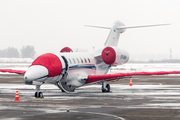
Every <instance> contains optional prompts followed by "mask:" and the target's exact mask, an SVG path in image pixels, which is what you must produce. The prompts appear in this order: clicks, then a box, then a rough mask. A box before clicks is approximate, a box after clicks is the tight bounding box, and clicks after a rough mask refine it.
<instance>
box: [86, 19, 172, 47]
mask: <svg viewBox="0 0 180 120" xmlns="http://www.w3.org/2000/svg"><path fill="white" fill-rule="evenodd" d="M164 25H170V24H156V25H139V26H125V25H124V24H123V23H122V22H121V21H119V20H117V21H115V22H114V23H113V25H112V27H101V26H91V25H85V26H87V27H95V28H102V29H110V30H111V31H110V33H109V35H108V38H107V40H106V42H105V44H104V46H117V45H118V42H119V36H120V33H123V32H125V31H126V29H130V28H144V27H155V26H164Z"/></svg>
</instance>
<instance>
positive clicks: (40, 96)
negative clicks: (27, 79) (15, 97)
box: [34, 85, 44, 98]
mask: <svg viewBox="0 0 180 120" xmlns="http://www.w3.org/2000/svg"><path fill="white" fill-rule="evenodd" d="M40 87H41V86H40V85H36V90H37V92H35V95H34V96H35V98H44V96H43V93H42V92H39V90H40Z"/></svg>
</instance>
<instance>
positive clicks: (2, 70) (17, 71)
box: [0, 69, 26, 74]
mask: <svg viewBox="0 0 180 120" xmlns="http://www.w3.org/2000/svg"><path fill="white" fill-rule="evenodd" d="M0 72H8V73H17V74H24V73H25V72H26V71H25V70H13V69H0Z"/></svg>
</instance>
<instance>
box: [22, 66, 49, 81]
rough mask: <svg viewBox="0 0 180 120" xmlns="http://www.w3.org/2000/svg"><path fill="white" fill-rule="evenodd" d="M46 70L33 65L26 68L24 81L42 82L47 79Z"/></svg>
mask: <svg viewBox="0 0 180 120" xmlns="http://www.w3.org/2000/svg"><path fill="white" fill-rule="evenodd" d="M48 74H49V72H48V69H47V68H46V67H44V66H41V65H33V66H31V67H29V68H28V70H27V71H26V73H25V75H24V80H25V81H33V80H37V81H42V80H44V79H46V78H47V77H48Z"/></svg>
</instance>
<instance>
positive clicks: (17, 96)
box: [14, 88, 20, 101]
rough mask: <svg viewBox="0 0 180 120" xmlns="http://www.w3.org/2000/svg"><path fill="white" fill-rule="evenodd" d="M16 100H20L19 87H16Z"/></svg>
mask: <svg viewBox="0 0 180 120" xmlns="http://www.w3.org/2000/svg"><path fill="white" fill-rule="evenodd" d="M14 101H20V100H19V94H18V88H16V96H15V99H14Z"/></svg>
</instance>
